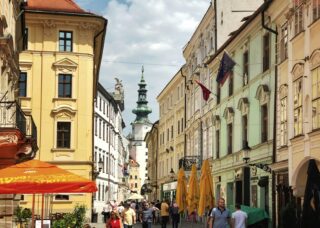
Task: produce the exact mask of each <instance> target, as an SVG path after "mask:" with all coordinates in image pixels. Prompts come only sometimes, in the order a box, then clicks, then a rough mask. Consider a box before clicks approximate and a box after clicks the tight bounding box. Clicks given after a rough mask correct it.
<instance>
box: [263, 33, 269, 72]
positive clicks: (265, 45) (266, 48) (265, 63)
mask: <svg viewBox="0 0 320 228" xmlns="http://www.w3.org/2000/svg"><path fill="white" fill-rule="evenodd" d="M269 68H270V35H269V33H266V34H265V35H264V36H263V72H265V71H266V70H268V69H269Z"/></svg>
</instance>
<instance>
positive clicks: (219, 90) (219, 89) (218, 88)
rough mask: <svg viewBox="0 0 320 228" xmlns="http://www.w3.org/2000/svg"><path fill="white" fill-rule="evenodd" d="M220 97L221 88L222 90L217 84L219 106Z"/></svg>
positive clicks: (218, 102)
mask: <svg viewBox="0 0 320 228" xmlns="http://www.w3.org/2000/svg"><path fill="white" fill-rule="evenodd" d="M220 95H221V88H220V84H219V83H217V104H220Z"/></svg>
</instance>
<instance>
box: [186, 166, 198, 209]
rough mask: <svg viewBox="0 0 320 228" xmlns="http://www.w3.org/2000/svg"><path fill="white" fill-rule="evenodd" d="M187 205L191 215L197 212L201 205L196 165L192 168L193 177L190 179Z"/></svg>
mask: <svg viewBox="0 0 320 228" xmlns="http://www.w3.org/2000/svg"><path fill="white" fill-rule="evenodd" d="M187 205H188V212H189V214H191V213H192V212H193V211H194V210H196V209H197V208H198V205H199V184H198V177H197V167H196V165H195V164H193V165H192V168H191V175H190V179H189V187H188V194H187Z"/></svg>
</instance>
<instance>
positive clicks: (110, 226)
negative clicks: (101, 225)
mask: <svg viewBox="0 0 320 228" xmlns="http://www.w3.org/2000/svg"><path fill="white" fill-rule="evenodd" d="M110 216H111V217H110V219H109V221H108V223H107V224H106V228H123V225H122V222H121V218H120V215H119V213H118V212H117V211H116V210H114V211H112V212H111V214H110Z"/></svg>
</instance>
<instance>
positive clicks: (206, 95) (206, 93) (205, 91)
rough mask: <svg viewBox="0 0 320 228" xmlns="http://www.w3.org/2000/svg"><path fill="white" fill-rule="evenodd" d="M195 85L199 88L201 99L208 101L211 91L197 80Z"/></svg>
mask: <svg viewBox="0 0 320 228" xmlns="http://www.w3.org/2000/svg"><path fill="white" fill-rule="evenodd" d="M196 83H197V84H198V85H199V86H200V87H201V90H202V96H203V99H204V100H205V101H207V100H208V99H209V96H210V93H211V91H210V90H209V89H208V88H207V87H206V86H205V85H203V84H202V83H201V82H199V81H198V80H196Z"/></svg>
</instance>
